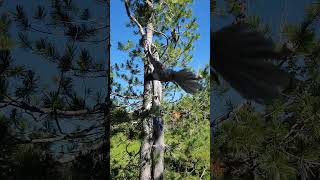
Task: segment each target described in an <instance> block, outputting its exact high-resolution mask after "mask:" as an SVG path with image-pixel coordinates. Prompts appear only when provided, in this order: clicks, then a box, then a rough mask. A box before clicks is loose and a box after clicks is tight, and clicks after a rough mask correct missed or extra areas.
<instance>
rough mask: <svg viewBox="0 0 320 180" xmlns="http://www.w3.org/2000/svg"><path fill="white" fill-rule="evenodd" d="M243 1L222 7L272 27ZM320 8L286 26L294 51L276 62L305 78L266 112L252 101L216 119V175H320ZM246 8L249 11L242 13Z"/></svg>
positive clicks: (318, 4) (319, 5) (315, 5)
mask: <svg viewBox="0 0 320 180" xmlns="http://www.w3.org/2000/svg"><path fill="white" fill-rule="evenodd" d="M239 2H240V4H241V3H242V4H245V2H246V1H237V0H232V1H227V3H226V9H227V10H220V11H219V10H217V12H228V13H230V14H232V15H234V17H235V18H234V19H235V20H236V19H237V17H242V18H243V19H242V20H244V21H245V22H247V23H249V24H251V25H252V26H254V27H258V28H261V27H262V28H261V30H265V31H264V32H265V33H268V32H270V31H266V30H270V28H268V27H269V26H268V25H264V24H263V22H262V21H260V20H259V18H258V17H255V16H249V15H247V14H245V11H243V12H241V11H239V9H240V10H241V8H237V7H239ZM217 9H219V8H217ZM319 12H320V2H319V1H313V2H312V4H310V5H309V7H308V8H307V9H306V12H305V16H304V19H303V21H302V22H299V23H297V24H285V25H283V29H282V31H283V32H285V33H284V36H283V37H282V39H283V40H284V41H285V42H284V43H285V44H290V45H292V48H291V49H292V53H290V54H289V55H288V56H287V57H286V58H284V59H282V61H279V60H275V62H274V64H276V65H278V66H279V67H281V68H282V69H284V70H286V71H287V72H290V73H291V74H293V75H295V76H296V77H298V78H299V79H301V83H300V84H299V85H298V86H297V87H296V88H295V89H293V90H291V91H288V92H285V93H286V94H285V97H280V98H279V99H275V100H273V103H271V104H269V105H267V106H266V108H265V111H261V110H258V109H257V108H256V106H254V105H253V104H250V103H247V104H244V105H242V106H240V107H238V108H233V107H232V106H231V107H230V109H231V111H232V113H228V114H226V115H225V116H223V117H220V118H219V119H216V120H214V124H212V130H211V131H213V132H214V136H213V138H214V144H213V145H212V147H211V148H212V154H213V156H212V159H211V172H212V175H213V176H214V178H216V179H290V180H291V179H301V180H302V179H319V162H320V159H319V157H320V153H319V147H320V143H319V132H320V131H319V130H320V126H319V125H320V124H319V122H320V121H319V116H318V114H319V103H318V102H319V93H318V92H319V91H318V88H319V78H318V77H319V64H318V63H319V58H320V56H319V45H320V44H319V42H320V40H319V31H318V28H317V27H319V17H320V16H319V14H320V13H319ZM241 13H244V14H245V16H239V14H241ZM215 16H216V15H215ZM216 18H217V17H216ZM266 75H267V74H266ZM213 85H214V86H218V85H217V84H213ZM213 108H214V107H213Z"/></svg>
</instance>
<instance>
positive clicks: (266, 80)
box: [210, 23, 298, 104]
mask: <svg viewBox="0 0 320 180" xmlns="http://www.w3.org/2000/svg"><path fill="white" fill-rule="evenodd" d="M210 35H211V37H210V41H211V42H210V44H211V53H210V69H211V71H210V72H211V79H212V80H213V79H215V81H216V80H217V78H216V74H218V75H220V76H221V77H222V78H223V79H224V80H225V81H227V82H228V83H229V84H230V86H231V87H232V88H234V89H235V90H236V91H237V92H239V94H240V95H241V96H242V97H244V98H246V99H247V100H253V101H255V102H257V103H260V104H268V103H270V102H272V100H274V99H275V98H277V97H279V95H280V94H282V93H283V92H284V91H285V90H287V89H290V88H292V87H294V86H295V85H296V83H297V82H298V80H297V79H296V78H295V77H293V75H291V74H290V73H288V72H287V71H285V70H283V69H282V68H280V67H279V66H277V65H275V64H274V63H272V62H271V61H270V60H276V59H281V58H282V59H283V58H284V57H285V56H286V55H288V54H287V53H283V52H282V51H279V50H276V49H275V44H274V42H273V40H272V39H270V38H266V37H265V36H264V34H263V33H262V32H259V31H257V30H256V29H254V28H252V27H250V26H249V25H248V24H246V23H235V24H231V25H227V26H225V27H224V28H222V29H220V30H218V31H215V32H213V31H212V30H211V32H210ZM268 60H269V61H268ZM217 84H219V82H218V83H217Z"/></svg>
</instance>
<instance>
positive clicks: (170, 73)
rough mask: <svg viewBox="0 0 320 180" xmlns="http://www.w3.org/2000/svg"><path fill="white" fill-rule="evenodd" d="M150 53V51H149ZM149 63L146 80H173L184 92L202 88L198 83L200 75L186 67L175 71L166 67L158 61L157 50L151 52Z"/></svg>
mask: <svg viewBox="0 0 320 180" xmlns="http://www.w3.org/2000/svg"><path fill="white" fill-rule="evenodd" d="M150 53H151V52H150ZM152 54H153V55H152V56H151V58H150V63H151V64H152V65H153V71H152V73H150V74H148V75H147V76H146V78H145V79H146V80H159V81H161V82H173V83H175V84H177V85H178V86H180V87H181V88H182V89H183V90H184V91H185V92H187V93H190V94H195V93H197V92H198V91H200V90H201V89H202V86H201V84H200V82H199V81H200V80H201V79H202V78H201V76H199V75H196V74H195V73H194V72H192V71H190V70H188V69H181V70H179V71H175V70H173V69H170V68H167V67H166V66H165V65H164V64H162V63H161V62H160V61H159V54H158V52H153V53H152Z"/></svg>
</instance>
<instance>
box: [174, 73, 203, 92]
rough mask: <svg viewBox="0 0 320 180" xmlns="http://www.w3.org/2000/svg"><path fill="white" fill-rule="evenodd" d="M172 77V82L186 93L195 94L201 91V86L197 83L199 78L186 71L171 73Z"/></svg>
mask: <svg viewBox="0 0 320 180" xmlns="http://www.w3.org/2000/svg"><path fill="white" fill-rule="evenodd" d="M172 77H173V79H172V80H173V81H174V82H175V83H177V84H178V85H179V86H180V87H181V88H182V89H183V90H184V91H185V92H187V93H190V94H195V93H196V92H198V91H199V90H200V89H202V86H201V84H200V83H199V80H200V79H201V77H199V76H197V75H196V74H194V73H193V72H191V71H189V70H187V69H182V70H180V71H175V72H173V74H172Z"/></svg>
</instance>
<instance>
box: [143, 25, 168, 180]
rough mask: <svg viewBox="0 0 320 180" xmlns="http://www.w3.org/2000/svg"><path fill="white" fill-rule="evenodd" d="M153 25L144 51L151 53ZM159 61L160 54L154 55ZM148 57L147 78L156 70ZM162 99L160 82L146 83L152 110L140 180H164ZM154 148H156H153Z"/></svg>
mask: <svg viewBox="0 0 320 180" xmlns="http://www.w3.org/2000/svg"><path fill="white" fill-rule="evenodd" d="M152 36H153V24H152V23H151V22H150V23H148V24H147V28H146V39H145V41H146V42H145V47H144V50H145V52H146V53H151V52H150V51H149V49H150V48H151V44H152ZM151 56H152V57H154V58H155V59H156V60H159V56H158V54H157V55H155V54H152V55H151ZM147 58H150V56H146V59H145V62H144V74H145V77H146V75H148V74H149V73H151V72H152V70H153V69H154V68H153V66H152V64H150V63H149V62H150V60H149V59H147ZM161 98H162V85H161V82H160V81H157V80H153V81H146V80H145V81H144V102H143V106H144V109H145V110H146V111H148V110H152V112H151V113H150V114H149V116H148V117H146V118H145V119H144V120H143V133H144V139H143V142H142V146H141V154H140V180H151V179H155V180H162V179H163V169H164V164H163V158H164V132H163V127H164V126H163V121H162V119H161V117H160V115H161V114H160V102H161ZM152 147H154V148H152Z"/></svg>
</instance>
